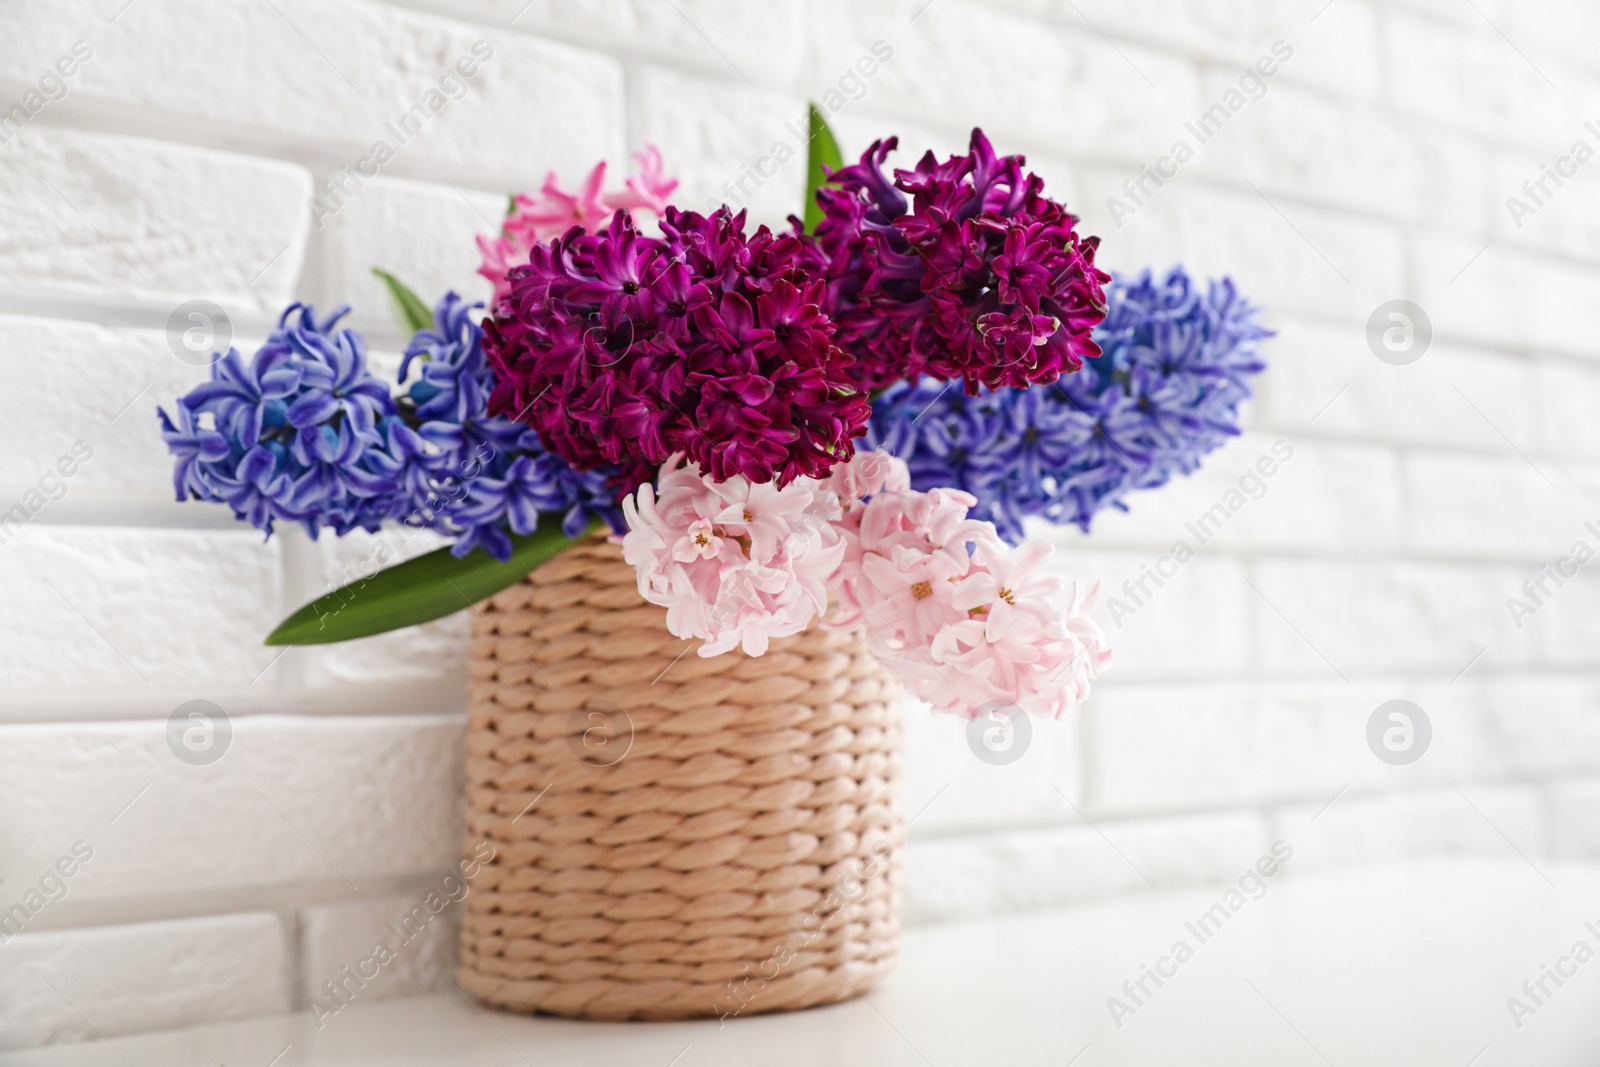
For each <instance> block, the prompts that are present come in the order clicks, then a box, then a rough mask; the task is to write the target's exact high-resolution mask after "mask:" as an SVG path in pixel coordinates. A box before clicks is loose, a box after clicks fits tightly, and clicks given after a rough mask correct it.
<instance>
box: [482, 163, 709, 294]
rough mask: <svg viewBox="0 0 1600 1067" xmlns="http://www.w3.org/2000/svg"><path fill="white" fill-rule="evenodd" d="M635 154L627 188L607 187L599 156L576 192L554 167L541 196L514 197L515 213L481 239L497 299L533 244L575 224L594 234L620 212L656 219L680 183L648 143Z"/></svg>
mask: <svg viewBox="0 0 1600 1067" xmlns="http://www.w3.org/2000/svg"><path fill="white" fill-rule="evenodd" d="M633 158H634V160H635V161H636V162H637V163H638V164H639V173H638V174H637V175H634V176H631V177H629V178H627V179H626V182H625V184H626V186H627V188H626V190H617V191H613V192H609V193H608V192H606V191H605V179H606V164H605V161H604V160H601V161H600V162H599V163H596V164H595V165H594V169H592V170H591V171H589V174H588V176H587V177H586V178H584V180H583V184H582V185H581V186H580V187H579V188H578V191H577V192H575V193H574V192H568V191H567V190H566V189H564V188H562V186H561V182H560V179H559V178H557V177H556V172H555V171H551V172H550V173H548V174H546V175H545V179H544V185H543V186H541V187H540V189H539V195H538V196H529V195H528V194H527V193H518V194H517V195H516V196H515V197H513V198H512V207H511V213H510V214H509V215H507V216H506V220H505V222H503V223H502V224H501V226H500V233H499V234H496V235H489V234H479V235H478V238H477V240H478V250H479V251H480V252H481V253H482V254H483V263H482V265H481V266H480V267H479V268H478V273H479V274H481V275H483V276H484V277H485V278H487V279H489V282H490V284H492V285H493V286H494V300H495V302H499V301H500V300H502V299H504V297H505V296H506V294H507V293H508V292H510V285H509V283H508V281H507V275H509V274H510V272H511V269H512V268H513V267H518V266H521V265H522V264H524V263H526V262H528V253H530V252H531V251H532V250H533V247H534V246H535V245H538V244H543V243H544V242H545V241H549V240H552V239H554V238H556V237H560V236H561V235H562V234H564V233H566V232H567V231H568V230H570V229H571V228H572V227H574V226H581V227H582V228H583V229H584V230H585V231H587V232H589V233H596V232H598V231H599V230H601V229H603V228H604V227H605V225H606V224H607V223H608V222H610V221H611V216H612V215H613V214H615V213H616V212H617V211H621V210H628V211H648V212H650V213H652V214H653V215H655V216H657V217H660V216H661V215H662V213H664V212H665V211H666V208H667V197H668V196H670V195H671V194H672V191H673V190H674V189H676V188H677V187H678V181H677V179H676V178H668V177H666V176H665V175H664V174H663V173H662V171H663V164H662V162H661V152H660V150H658V149H657V148H656V146H655V145H646V146H645V148H644V150H643V151H640V152H635V153H634V155H633Z"/></svg>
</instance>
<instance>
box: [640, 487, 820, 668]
mask: <svg viewBox="0 0 1600 1067" xmlns="http://www.w3.org/2000/svg"><path fill="white" fill-rule="evenodd" d="M622 511H623V515H624V517H625V518H626V519H627V523H628V533H627V534H626V535H624V536H623V538H622V555H623V558H624V559H625V560H627V561H628V563H630V564H631V565H632V566H633V567H634V568H635V569H636V570H637V571H638V575H639V594H640V595H641V596H643V597H644V598H645V599H646V600H648V601H649V602H650V603H652V604H660V605H661V606H663V607H665V608H666V609H667V629H668V630H670V631H671V632H672V633H673V635H675V636H677V637H689V638H700V639H701V640H702V641H704V644H703V645H701V647H700V655H702V656H715V655H718V654H720V653H722V652H726V651H728V650H730V649H732V648H735V647H739V648H742V649H743V650H744V652H745V653H746V654H747V655H751V656H759V655H761V654H763V653H764V652H766V650H767V645H768V642H769V641H770V640H771V639H772V638H774V637H787V636H789V635H790V634H797V633H800V632H801V631H802V630H804V629H805V628H806V627H808V626H809V625H811V623H812V622H813V621H814V620H815V619H816V618H817V616H818V615H820V614H821V613H822V612H824V611H826V610H827V606H828V587H827V581H828V577H829V576H830V575H831V574H832V573H833V572H834V571H835V570H837V569H838V566H839V561H840V560H841V559H842V558H843V555H844V541H843V539H842V538H841V537H840V536H839V534H838V531H837V529H836V528H835V526H834V520H836V519H837V518H838V517H839V503H838V498H837V497H836V496H835V495H834V494H833V493H831V492H828V491H826V490H823V489H821V488H820V487H817V486H804V485H800V484H798V483H796V484H795V485H791V486H789V487H788V488H787V489H784V490H779V489H778V488H777V486H776V485H774V484H772V483H767V484H763V485H752V484H751V483H750V482H749V481H748V480H747V479H744V478H738V477H736V478H731V479H729V480H728V481H726V482H715V481H713V480H712V479H711V478H710V477H708V476H705V475H703V474H701V472H700V470H699V468H698V467H696V466H695V465H694V464H692V463H684V462H683V458H682V457H681V456H673V457H672V458H671V459H669V460H668V461H667V462H666V464H664V465H663V466H662V468H661V475H660V478H659V479H658V485H657V487H656V488H654V489H652V487H651V486H649V485H642V486H640V487H639V489H638V491H637V492H636V493H635V494H634V495H633V496H631V497H628V498H626V499H624V500H623V502H622Z"/></svg>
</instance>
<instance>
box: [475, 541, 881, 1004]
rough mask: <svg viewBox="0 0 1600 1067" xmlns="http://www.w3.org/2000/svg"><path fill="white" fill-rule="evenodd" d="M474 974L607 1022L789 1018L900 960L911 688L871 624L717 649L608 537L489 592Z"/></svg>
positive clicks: (480, 661)
mask: <svg viewBox="0 0 1600 1067" xmlns="http://www.w3.org/2000/svg"><path fill="white" fill-rule="evenodd" d="M475 615H476V618H475V619H474V623H473V641H472V659H471V683H470V685H471V688H470V707H469V725H468V733H467V799H468V812H467V823H468V826H467V842H466V852H467V854H468V855H469V856H474V857H477V858H482V857H483V856H486V855H489V853H490V850H491V849H492V850H493V859H492V860H490V861H488V862H487V863H484V864H483V866H482V867H481V869H479V870H478V871H477V873H476V875H475V876H474V877H473V878H472V882H471V890H470V892H469V893H468V895H467V898H466V901H465V914H464V915H463V919H462V932H461V966H460V971H459V979H460V983H461V986H462V987H463V988H464V989H466V990H467V991H468V992H470V993H472V994H473V995H474V996H476V997H477V998H479V999H480V1000H482V1001H484V1002H485V1003H487V1004H491V1005H494V1006H495V1007H500V1008H507V1009H510V1010H513V1011H523V1012H534V1011H537V1012H550V1013H554V1014H557V1015H570V1016H581V1017H587V1018H596V1019H628V1018H646V1019H677V1018H685V1017H689V1016H698V1015H729V1014H743V1013H751V1012H763V1011H781V1010H790V1009H794V1008H804V1007H809V1006H811V1005H814V1004H825V1003H829V1002H832V1001H837V1000H844V999H846V998H849V997H852V996H855V995H856V994H857V993H859V992H861V991H863V990H865V989H866V988H867V987H868V986H869V985H871V984H872V983H873V982H875V981H877V980H878V979H879V978H881V977H882V976H883V975H885V974H886V973H888V971H889V970H890V969H891V968H892V967H893V966H894V961H895V945H896V936H897V933H898V929H899V901H900V878H901V872H900V855H899V854H900V846H901V841H902V837H903V834H904V827H905V814H904V810H903V808H902V806H901V799H900V788H899V786H900V710H899V700H898V689H897V687H896V685H895V684H894V683H893V681H892V680H891V679H889V678H887V677H886V676H885V675H884V674H883V672H882V669H881V668H880V667H879V666H878V664H877V662H876V660H874V659H873V657H872V656H871V654H870V653H868V652H867V650H866V648H865V645H864V643H863V641H862V639H861V636H860V634H859V633H850V632H838V631H829V630H824V629H821V628H817V627H813V628H812V629H811V630H809V631H807V632H806V633H804V634H800V635H797V636H795V637H790V638H784V639H781V640H778V641H775V642H773V645H772V648H771V649H770V650H769V651H768V652H767V654H766V655H765V656H762V657H759V658H750V657H748V656H745V655H744V654H743V653H741V652H737V651H735V652H730V653H727V654H724V655H721V656H717V657H713V658H711V659H702V658H700V657H699V656H697V655H695V654H694V652H693V651H692V647H693V644H694V643H693V642H687V641H683V640H680V639H678V638H675V637H673V636H672V635H671V634H669V633H668V632H667V627H666V612H665V611H664V610H663V609H662V608H659V607H656V606H654V605H651V604H647V603H646V602H645V601H644V600H643V599H641V598H640V596H639V592H638V588H637V584H636V579H635V576H634V572H633V569H632V568H631V567H629V566H628V565H627V564H626V563H624V562H623V560H622V556H621V552H620V550H619V549H617V548H616V547H615V546H614V545H611V544H609V543H607V542H606V541H605V540H604V539H602V538H594V539H591V540H587V541H584V542H582V543H580V544H577V545H574V546H573V547H572V548H570V549H568V550H567V551H565V552H563V553H561V554H560V555H559V556H557V557H556V558H555V559H553V560H551V561H550V562H549V563H547V564H545V565H544V566H542V567H540V568H539V569H538V570H536V571H534V572H533V573H532V574H531V575H529V576H528V578H527V579H525V580H524V581H522V582H520V583H519V584H517V585H515V586H513V587H512V588H510V589H507V590H506V591H505V592H503V593H499V594H497V595H496V596H494V597H493V598H492V599H490V600H488V601H486V602H484V603H483V604H482V605H480V607H479V610H478V611H477V612H476V613H475Z"/></svg>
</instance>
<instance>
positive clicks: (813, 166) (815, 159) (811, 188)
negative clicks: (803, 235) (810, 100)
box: [805, 104, 844, 233]
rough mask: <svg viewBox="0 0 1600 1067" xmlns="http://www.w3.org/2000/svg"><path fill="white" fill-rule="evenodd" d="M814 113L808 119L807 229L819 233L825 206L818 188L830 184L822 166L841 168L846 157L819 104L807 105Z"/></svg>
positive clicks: (808, 231) (809, 231)
mask: <svg viewBox="0 0 1600 1067" xmlns="http://www.w3.org/2000/svg"><path fill="white" fill-rule="evenodd" d="M807 106H808V107H809V108H810V111H811V116H810V119H809V120H808V122H807V125H808V126H809V127H810V131H809V134H808V136H809V137H810V140H809V141H808V142H807V143H806V217H805V224H806V232H807V233H816V232H817V224H818V223H820V222H821V221H822V205H821V204H819V203H817V190H818V189H820V188H822V187H823V186H824V185H826V184H827V183H828V178H827V175H826V174H825V173H824V172H823V169H822V168H823V167H824V166H826V167H829V168H831V169H833V170H838V169H839V168H840V167H842V166H844V157H843V156H841V155H840V154H839V142H838V141H836V140H834V137H833V131H832V130H830V129H829V128H828V120H827V119H825V118H823V117H822V112H821V111H820V110H818V108H817V105H816V104H810V105H807Z"/></svg>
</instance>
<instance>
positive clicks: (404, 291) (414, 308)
mask: <svg viewBox="0 0 1600 1067" xmlns="http://www.w3.org/2000/svg"><path fill="white" fill-rule="evenodd" d="M372 273H374V274H376V275H377V276H378V278H379V280H381V281H382V282H383V284H384V285H386V286H387V287H388V289H389V295H390V296H392V297H394V309H395V314H397V315H399V316H400V325H401V326H404V327H405V329H406V333H407V334H408V335H409V334H413V333H416V332H417V331H418V330H425V329H427V328H428V327H429V326H432V325H433V312H432V311H430V310H428V305H427V304H424V303H423V302H422V298H421V297H419V296H417V294H416V293H413V292H412V291H411V290H410V289H408V288H406V283H405V282H402V281H401V280H400V279H399V278H396V277H395V276H394V275H393V274H390V273H389V272H388V271H386V270H384V269H383V268H382V267H373V268H372Z"/></svg>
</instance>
